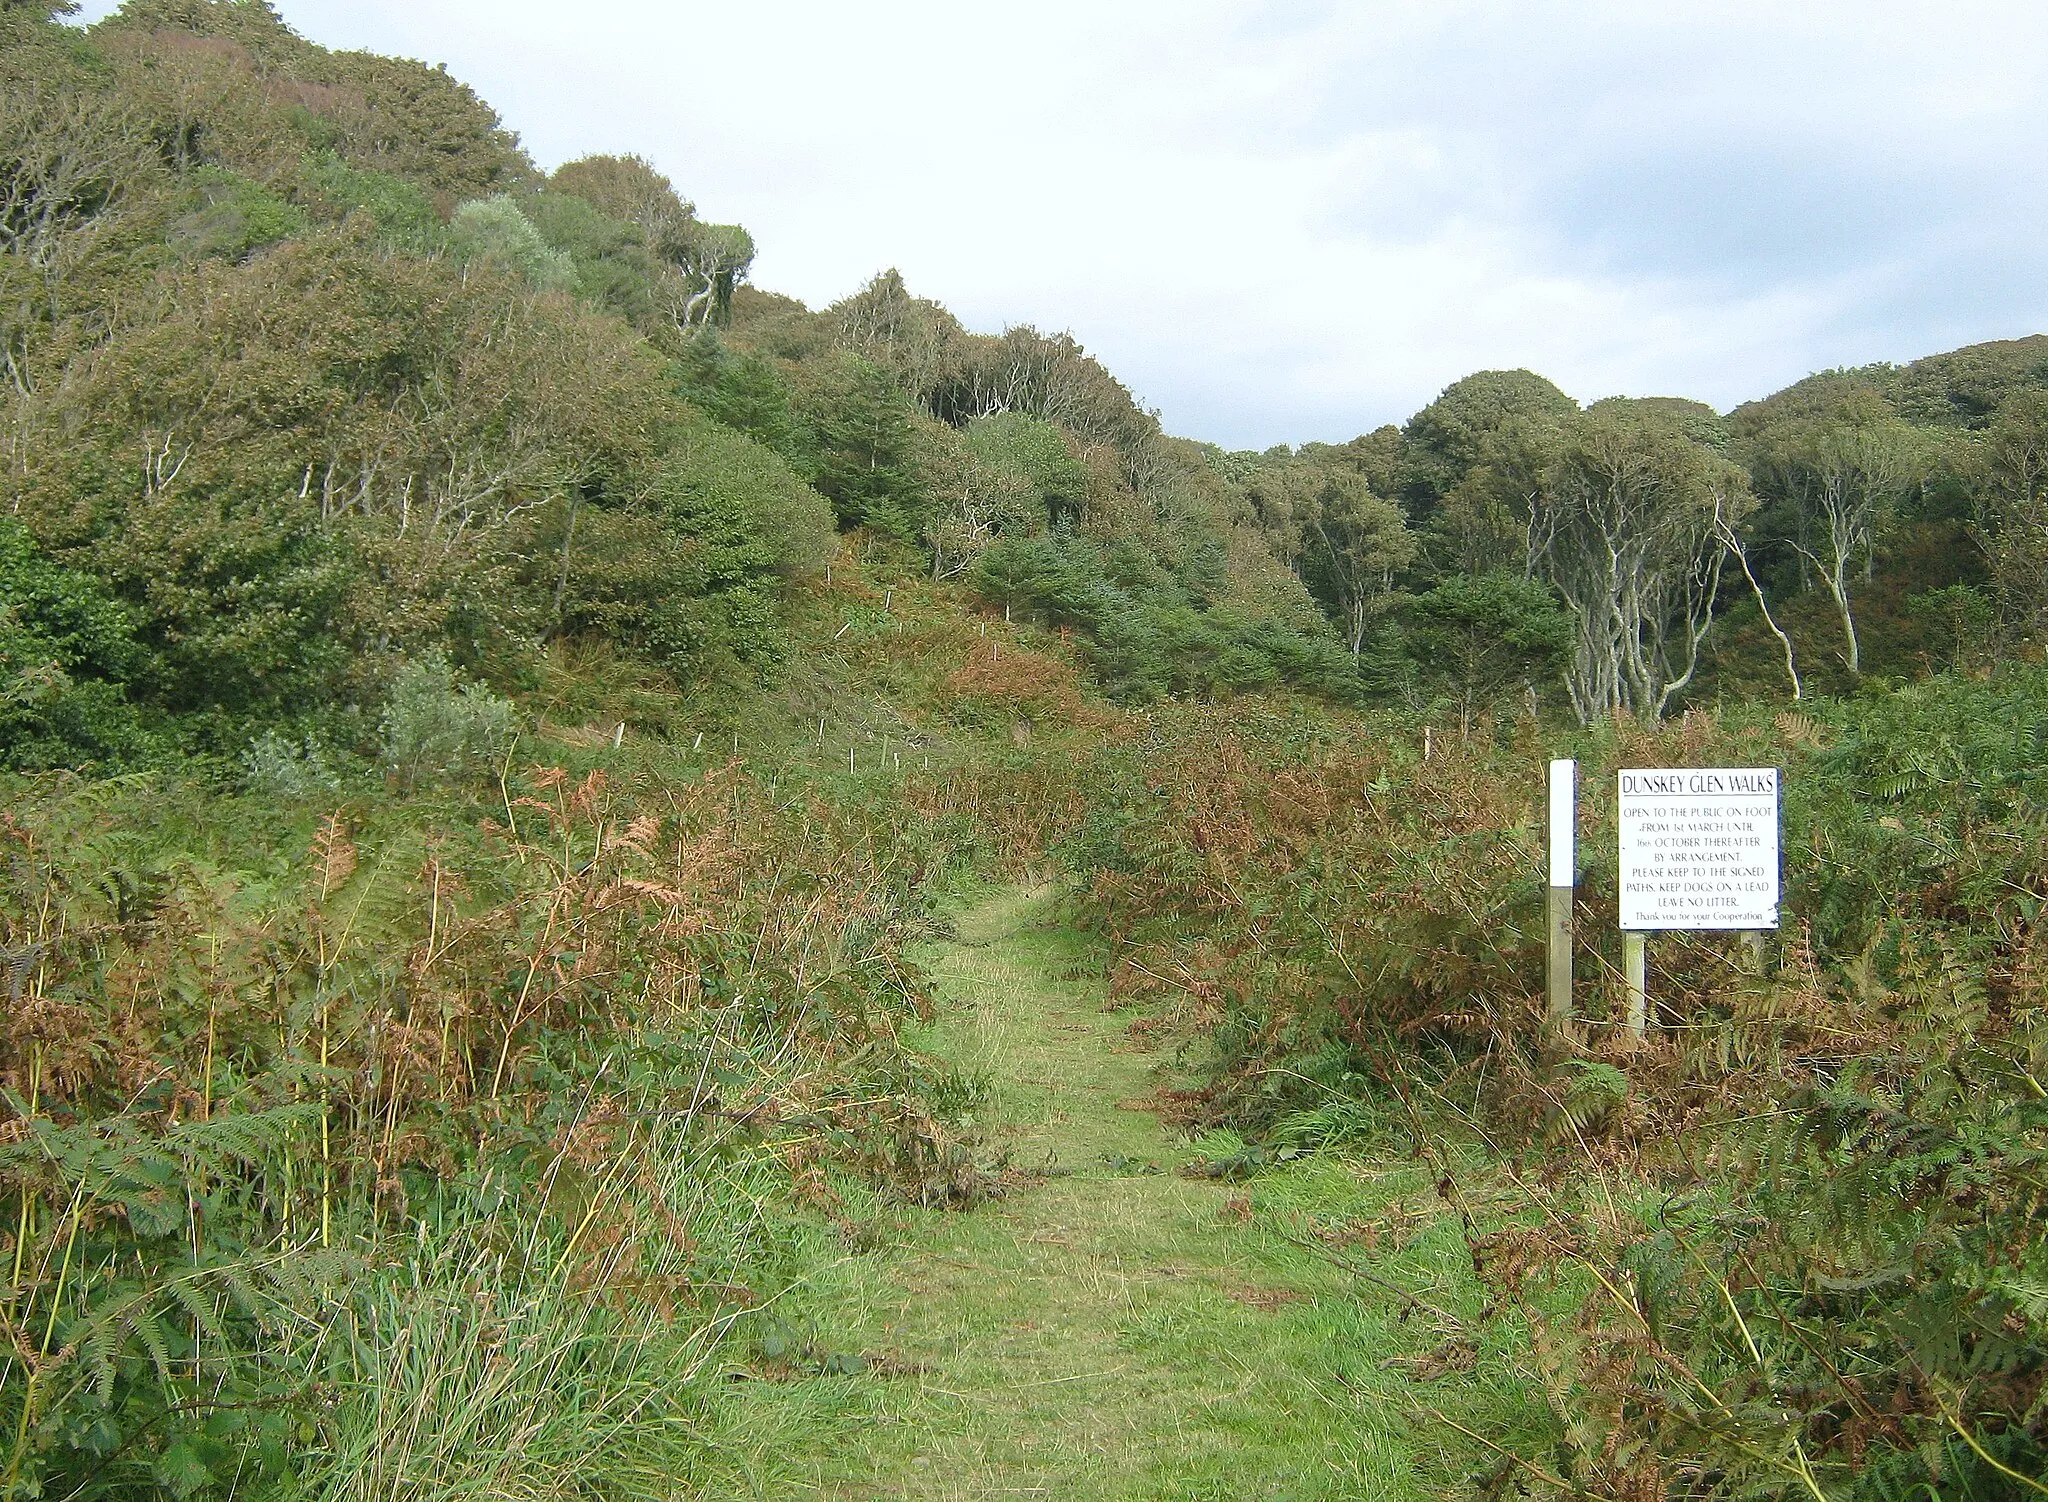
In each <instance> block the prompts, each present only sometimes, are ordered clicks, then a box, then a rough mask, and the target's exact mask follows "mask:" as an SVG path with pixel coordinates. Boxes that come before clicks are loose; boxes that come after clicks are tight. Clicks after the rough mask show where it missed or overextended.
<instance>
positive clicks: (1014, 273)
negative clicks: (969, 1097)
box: [89, 0, 2048, 448]
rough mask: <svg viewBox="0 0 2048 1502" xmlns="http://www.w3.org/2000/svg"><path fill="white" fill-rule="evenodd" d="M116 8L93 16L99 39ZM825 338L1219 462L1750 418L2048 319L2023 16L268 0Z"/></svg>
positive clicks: (2045, 74)
mask: <svg viewBox="0 0 2048 1502" xmlns="http://www.w3.org/2000/svg"><path fill="white" fill-rule="evenodd" d="M112 8H113V6H112V5H111V4H110V3H105V0H100V3H97V4H95V5H93V6H91V7H90V9H89V14H103V13H105V12H106V11H108V10H111V9H112ZM279 8H280V9H281V10H282V12H283V14H284V16H285V18H286V19H287V20H288V21H289V22H290V23H291V24H292V25H293V26H294V27H295V28H297V29H298V30H299V31H300V32H301V33H303V34H304V35H306V36H308V37H310V38H312V39H313V40H314V41H317V42H321V43H323V44H325V45H327V46H330V47H366V48H372V49H375V50H377V51H381V52H391V53H399V54H403V55H407V56H413V57H419V58H423V59H425V60H427V61H429V62H445V63H446V64H447V65H448V67H449V69H450V70H451V71H452V72H454V73H455V74H456V75H457V76H459V77H461V78H463V79H464V80H466V81H467V82H469V83H471V84H472V85H474V86H475V87H476V88H477V90H478V91H479V92H480V93H482V95H483V96H484V97H485V98H486V99H488V100H489V101H490V102H491V103H492V104H493V105H494V106H496V108H497V109H498V111H499V112H500V114H502V115H503V116H504V118H505V121H506V123H507V124H508V125H509V126H510V127H511V128H512V129H514V130H516V131H518V132H519V134H520V136H521V137H522V139H523V140H524V141H525V143H526V145H527V147H528V149H529V150H530V151H531V152H532V153H533V154H534V156H535V157H536V158H537V159H538V160H539V162H540V163H541V165H542V166H543V167H549V168H552V167H554V166H556V165H558V164H559V163H561V162H563V161H566V160H568V159H570V158H572V157H577V156H581V155H584V154H587V153H590V152H638V153H640V154H641V155H643V156H645V157H648V158H649V159H650V160H652V161H653V162H654V163H655V164H656V165H657V166H659V167H660V168H661V170H662V171H664V172H666V173H668V175H669V176H670V177H672V178H673V179H674V180H675V182H676V185H677V186H678V187H679V188H680V189H681V190H682V191H683V193H684V195H685V196H686V197H689V198H692V199H694V200H695V202H696V203H697V205H698V210H699V212H700V213H701V214H702V215H703V216H704V217H706V218H709V219H715V220H737V221H739V222H740V223H743V224H745V225H746V226H747V227H748V229H750V230H751V231H752V232H753V234H754V236H755V239H756V240H757V241H758V243H759V245H760V247H761V251H760V257H759V259H758V260H757V261H756V263H755V274H754V280H755V281H756V282H757V283H758V284H759V285H761V286H765V287H769V288H772V289H774V290H776V291H782V292H788V293H792V294H794V295H795V296H798V297H801V298H803V299H804V300H805V301H806V302H808V303H810V304H811V305H812V306H813V307H819V306H823V305H824V304H826V303H828V302H831V301H832V300H834V299H835V298H838V297H842V296H844V295H846V294H847V293H849V292H851V291H853V290H855V289H856V288H857V287H858V286H859V285H860V284H861V282H862V281H864V280H865V279H866V278H867V277H868V276H870V275H872V274H873V273H874V272H876V271H878V270H880V269H882V268H884V267H887V266H895V267H898V268H900V269H901V270H902V272H903V274H904V276H905V277H906V278H907V279H908V281H909V283H910V286H911V288H912V290H913V291H915V292H917V293H919V294H921V295H924V296H929V297H936V298H938V299H939V300H940V301H942V302H944V303H945V304H946V305H947V306H949V307H950V308H952V309H953V311H954V312H955V313H957V314H958V315H959V316H960V317H961V318H962V319H963V320H964V321H965V322H966V323H967V324H968V326H969V327H971V328H974V329H977V330H983V331H991V332H992V331H998V330H1000V329H1001V328H1003V327H1004V326H1005V325H1008V324H1014V323H1033V324H1037V325H1038V326H1039V327H1040V328H1044V329H1048V330H1053V329H1066V330H1070V331H1071V332H1072V333H1073V334H1074V335H1075V336H1076V337H1077V338H1079V339H1080V340H1081V341H1082V343H1084V344H1085V345H1087V346H1088V348H1089V349H1090V350H1091V351H1093V352H1094V353H1095V354H1096V355H1098V356H1099V357H1100V358H1101V359H1102V360H1103V361H1104V362H1105V363H1106V364H1107V365H1108V366H1109V368H1110V369H1111V370H1112V371H1114V372H1115V373H1116V374H1117V375H1118V376H1120V377H1121V378H1122V379H1123V380H1124V382H1125V383H1126V384H1127V385H1129V386H1130V387H1132V389H1133V390H1134V391H1135V392H1136V393H1137V395H1138V397H1139V399H1140V400H1141V401H1143V402H1144V403H1145V404H1146V405H1148V406H1155V407H1158V408H1160V409H1161V410H1162V413H1163V415H1164V417H1165V420H1166V424H1167V426H1168V428H1169V429H1170V430H1172V431H1174V432H1177V433H1183V434H1186V435H1189V436H1192V437H1197V438H1205V439H1211V440H1214V441H1216V442H1219V443H1224V444H1227V445H1230V446H1233V447H1260V448H1263V447H1265V446H1267V445H1269V444H1272V443H1279V442H1288V443H1299V442H1302V441H1304V440H1308V439H1329V440H1341V439H1344V438H1348V437H1350V436H1352V435H1354V434H1356V433H1359V432H1362V431H1365V430H1367V429H1370V428H1372V427H1374V426H1377V425H1378V424H1380V423H1382V422H1389V421H1394V422H1398V421H1400V420H1402V419H1403V418H1405V417H1406V416H1407V415H1408V414H1409V413H1411V412H1412V411H1414V410H1415V409H1416V408H1417V407H1419V406H1421V405H1422V404H1423V403H1424V402H1426V401H1428V400H1429V399H1430V398H1431V397H1432V396H1433V395H1435V393H1436V392H1437V391H1438V390H1439V389H1441V388H1442V387H1443V386H1444V385H1445V384H1446V383H1447V382H1449V381H1452V380H1455V379H1456V378H1457V377H1458V376H1460V375H1464V374H1466V373H1468V372H1470V371H1472V370H1477V369H1485V368H1497V367H1512V366H1527V367H1529V368H1531V369H1534V370H1538V371H1541V372H1542V373H1544V374H1545V375H1547V376H1549V377H1550V378H1551V379H1553V380H1555V381H1556V382H1558V384H1559V385H1561V386H1563V387H1564V389H1565V390H1566V391H1568V392H1570V393H1571V394H1572V395H1573V396H1576V397H1578V398H1580V399H1581V400H1588V401H1589V400H1592V399H1594V398H1596V397H1600V396H1605V395H1612V394H1617V393H1625V394H1629V395H1668V394H1683V395H1688V396H1695V397H1699V398H1702V399H1704V400H1706V401H1710V402H1712V403H1714V404H1715V405H1716V406H1718V407H1721V408H1724V409H1725V408H1727V407H1730V406H1732V405H1734V404H1735V403H1737V402H1740V401H1742V400H1744V399H1746V398H1748V397H1751V396H1757V395H1762V394H1764V393H1765V392H1768V391H1770V390H1773V389H1775V388H1777V387H1779V386H1782V385H1784V384H1786V383H1787V382H1789V381H1792V380H1796V379H1798V378H1799V377H1800V376H1802V375H1806V374H1808V373H1809V372H1811V371H1814V370H1818V369H1825V368H1827V367H1831V366H1836V365H1846V364H1862V363H1866V362H1869V361H1873V360H1894V361H1904V360H1909V359H1912V358H1913V357H1915V356H1917V355H1921V354H1926V353H1930V352H1932V351H1935V350H1939V349H1946V348H1951V347H1953V346H1955V345H1958V344H1963V343H1968V342H1971V341H1975V340H1979V339H1991V338H2006V337H2012V336H2015V335H2020V334H2027V333H2034V332H2038V331H2041V330H2042V329H2044V327H2048V233H2044V231H2048V193H2044V191H2043V188H2044V184H2043V181H2042V163H2043V161H2044V159H2048V6H2044V5H2041V4H2039V3H2037V0H1979V3H1972V0H1943V3H1940V4H1935V3H1918V0H1916V3H1910V4H1909V3H1895V0H1855V3H1838V0H1797V3H1786V0H1775V3H1770V4H1734V3H1717V0H1697V3H1694V4H1691V5H1687V6H1677V5H1671V4H1667V3H1661V0H1632V3H1618V0H1569V3H1563V0H1352V3H1338V0H1332V3H1322V4H1318V3H1307V0H1304V3H1293V4H1254V3H1246V0H1033V3H1030V4H1011V5H1005V6H994V5H984V6H974V5H969V4H963V3H961V0H948V3H917V0H886V3H865V4H863V3H847V0H837V3H814V0H750V3H747V4H743V5H732V4H721V5H709V4H702V3H696V0H688V3H663V0H584V3H582V4H576V5H565V4H562V3H561V0H545V3H543V0H281V3H280V6H279Z"/></svg>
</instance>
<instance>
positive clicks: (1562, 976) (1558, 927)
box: [1549, 760, 1579, 1029]
mask: <svg viewBox="0 0 2048 1502" xmlns="http://www.w3.org/2000/svg"><path fill="white" fill-rule="evenodd" d="M1578 772H1579V764H1578V763H1577V762H1575V761H1570V760H1560V761H1553V762H1552V763H1551V764H1550V976H1549V981H1550V984H1549V992H1550V1025H1551V1027H1552V1028H1555V1029H1562V1028H1564V1027H1566V1026H1568V1025H1569V1024H1570V1022H1571V1019H1572V902H1573V889H1574V887H1575V886H1576V885H1577V881H1578V876H1577V871H1578V861H1579V853H1578V791H1579V789H1578Z"/></svg>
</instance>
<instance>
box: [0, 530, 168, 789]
mask: <svg viewBox="0 0 2048 1502" xmlns="http://www.w3.org/2000/svg"><path fill="white" fill-rule="evenodd" d="M145 662H146V654H145V653H144V652H143V650H142V649H141V648H140V647H139V646H138V645H137V643H136V641H135V639H134V622H133V618H132V616H131V615H130V613H129V612H128V611H127V610H126V609H124V608H123V607H122V606H121V605H119V604H118V603H116V602H115V601H113V600H110V599H108V598H107V596H106V593H105V591H104V590H103V589H102V588H101V586H100V584H99V582H98V581H97V580H95V579H94V578H93V577H92V576H91V575H89V574H85V573H81V572H79V571H77V570H74V569H67V568H60V567H58V566H57V565H55V564H53V563H51V562H50V561H49V560H48V559H46V558H44V557H43V556H42V554H41V553H40V552H39V551H38V549H37V548H36V546H35V543H34V541H33V540H32V539H31V538H30V537H29V535H28V531H27V529H26V528H24V527H23V526H21V524H20V523H18V522H16V521H14V520H13V519H12V518H5V517H0V768H7V769H10V770H14V771H39V770H43V769H46V768H52V767H82V768H83V767H90V768H96V769H100V770H119V769H121V768H123V767H126V766H133V765H135V764H137V763H138V762H141V761H144V760H146V759H147V758H148V757H149V756H150V754H151V752H152V750H153V749H154V746H155V742H154V740H153V738H152V737H151V736H150V735H149V734H148V733H147V732H146V731H145V730H144V728H143V725H142V722H141V720H140V719H139V718H138V716H137V714H136V710H135V707H134V706H133V705H131V704H130V703H129V702H128V699H127V695H126V687H125V685H126V683H127V682H128V681H129V680H131V679H132V678H133V677H134V676H135V675H136V674H137V673H138V672H139V671H140V670H141V669H142V668H143V666H144V664H145Z"/></svg>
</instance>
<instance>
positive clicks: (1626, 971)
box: [1621, 929, 1650, 1046]
mask: <svg viewBox="0 0 2048 1502" xmlns="http://www.w3.org/2000/svg"><path fill="white" fill-rule="evenodd" d="M1648 938H1649V935H1647V934H1644V933H1640V932H1638V931H1636V930H1633V929H1631V930H1630V931H1629V932H1627V933H1624V934H1623V935H1622V936H1621V973H1622V979H1623V980H1624V981H1626V982H1627V984H1628V1038H1629V1043H1630V1044H1631V1045H1632V1046H1633V1045H1639V1044H1641V1042H1642V1041H1643V1034H1644V1033H1645V1032H1646V1031H1647V1030H1648V1029H1649V1025H1650V984H1649V969H1650V967H1649V955H1648V948H1649V946H1648V943H1647V942H1646V941H1647V940H1648Z"/></svg>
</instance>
